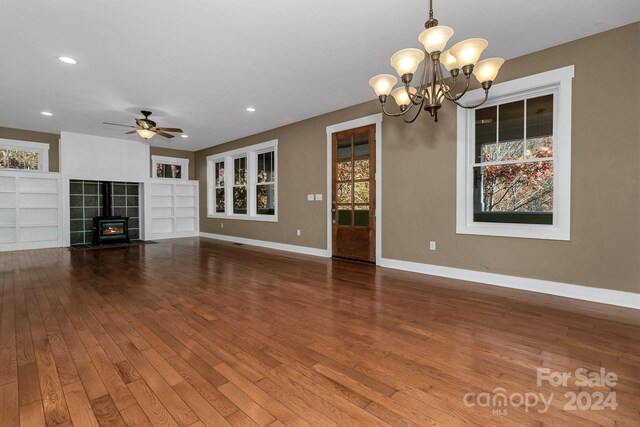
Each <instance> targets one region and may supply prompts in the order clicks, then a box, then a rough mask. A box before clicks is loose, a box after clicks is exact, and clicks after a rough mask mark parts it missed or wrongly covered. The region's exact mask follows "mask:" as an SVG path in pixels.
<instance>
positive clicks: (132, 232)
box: [69, 180, 141, 245]
mask: <svg viewBox="0 0 640 427" xmlns="http://www.w3.org/2000/svg"><path fill="white" fill-rule="evenodd" d="M102 191H103V190H102V182H100V181H82V180H70V182H69V201H70V205H71V206H70V207H71V209H70V214H69V218H70V230H71V244H72V245H82V244H91V240H92V238H93V235H92V229H93V217H95V216H101V215H105V214H106V213H105V212H102V201H103V200H102V198H103V194H102ZM111 205H112V206H113V214H114V215H116V216H126V217H129V237H130V238H131V240H139V239H140V213H141V207H140V184H139V183H136V182H113V186H112V196H111Z"/></svg>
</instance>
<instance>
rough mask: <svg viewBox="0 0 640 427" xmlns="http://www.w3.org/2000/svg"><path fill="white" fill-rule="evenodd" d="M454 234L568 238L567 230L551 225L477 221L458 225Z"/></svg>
mask: <svg viewBox="0 0 640 427" xmlns="http://www.w3.org/2000/svg"><path fill="white" fill-rule="evenodd" d="M456 234H470V235H476V236H491V237H519V238H524V239H542V240H566V241H568V240H570V233H569V230H563V229H561V228H559V227H557V226H553V225H538V224H505V223H486V222H483V223H479V222H473V223H470V224H464V225H459V226H458V227H456Z"/></svg>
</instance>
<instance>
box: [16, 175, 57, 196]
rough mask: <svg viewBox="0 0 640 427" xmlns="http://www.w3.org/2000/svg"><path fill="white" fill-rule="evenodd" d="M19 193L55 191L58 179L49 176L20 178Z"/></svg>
mask: <svg viewBox="0 0 640 427" xmlns="http://www.w3.org/2000/svg"><path fill="white" fill-rule="evenodd" d="M18 187H19V189H18V191H19V192H21V193H54V194H55V193H57V192H58V181H57V180H55V179H51V178H20V183H19V185H18Z"/></svg>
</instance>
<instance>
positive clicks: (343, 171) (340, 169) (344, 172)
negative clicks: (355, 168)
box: [336, 161, 351, 181]
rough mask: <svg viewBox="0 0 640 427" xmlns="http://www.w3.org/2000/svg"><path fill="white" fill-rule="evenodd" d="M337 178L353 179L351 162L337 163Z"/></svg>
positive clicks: (343, 179) (341, 179)
mask: <svg viewBox="0 0 640 427" xmlns="http://www.w3.org/2000/svg"><path fill="white" fill-rule="evenodd" d="M336 179H337V180H338V181H351V162H350V161H348V162H339V163H337V164H336Z"/></svg>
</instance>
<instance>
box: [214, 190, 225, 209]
mask: <svg viewBox="0 0 640 427" xmlns="http://www.w3.org/2000/svg"><path fill="white" fill-rule="evenodd" d="M216 212H218V213H224V188H216Z"/></svg>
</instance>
